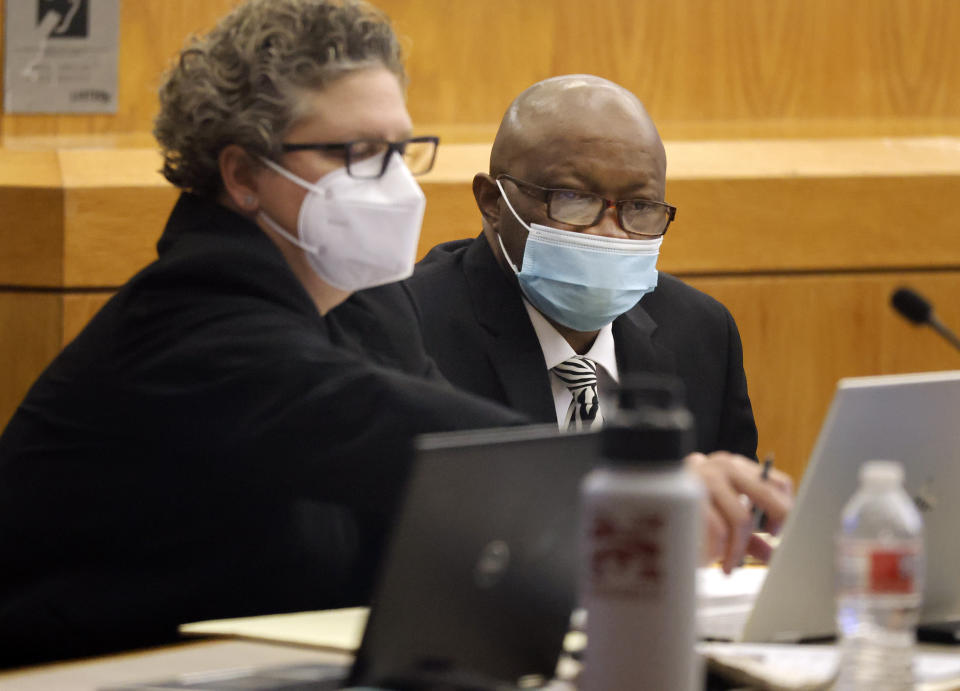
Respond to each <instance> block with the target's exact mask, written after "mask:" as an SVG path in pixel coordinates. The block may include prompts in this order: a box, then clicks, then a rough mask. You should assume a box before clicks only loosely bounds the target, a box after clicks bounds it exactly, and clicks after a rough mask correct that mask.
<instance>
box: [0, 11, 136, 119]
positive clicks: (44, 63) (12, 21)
mask: <svg viewBox="0 0 960 691" xmlns="http://www.w3.org/2000/svg"><path fill="white" fill-rule="evenodd" d="M4 4H5V8H6V17H5V19H4V30H5V33H6V35H5V41H4V47H5V53H6V54H5V56H4V76H3V84H4V99H3V104H4V110H5V111H6V112H7V113H115V112H117V42H118V34H119V26H120V22H119V12H120V8H119V0H8V1H7V2H6V3H4Z"/></svg>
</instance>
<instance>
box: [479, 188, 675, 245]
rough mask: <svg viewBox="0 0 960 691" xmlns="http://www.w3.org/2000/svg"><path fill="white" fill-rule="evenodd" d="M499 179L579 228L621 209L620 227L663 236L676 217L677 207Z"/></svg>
mask: <svg viewBox="0 0 960 691" xmlns="http://www.w3.org/2000/svg"><path fill="white" fill-rule="evenodd" d="M497 180H510V181H511V182H512V183H513V184H515V185H516V186H517V187H518V188H519V189H520V190H522V191H523V192H524V193H525V194H527V195H528V196H530V197H533V198H534V199H536V200H538V201H539V202H541V203H544V204H546V205H547V217H548V218H550V219H552V220H554V221H558V222H559V223H564V224H566V225H568V226H573V227H575V228H577V229H581V230H582V229H585V228H591V227H593V226H595V225H597V224H598V223H599V222H600V220H601V219H602V218H603V214H604V213H605V212H606V210H607V209H609V208H610V207H611V206H613V207H616V209H617V220H618V221H619V222H620V227H621V228H623V229H624V230H625V231H627V232H628V233H632V234H634V235H645V236H648V237H651V236H652V237H659V236H660V235H663V234H664V233H666V232H667V226H669V225H670V221H672V220H673V219H674V218H676V215H677V207H675V206H671V205H670V204H667V203H665V202H657V201H653V200H650V199H621V200H619V201H615V200H613V199H605V198H604V197H602V196H600V195H599V194H594V193H593V192H585V191H584V190H568V189H558V188H552V187H541V186H540V185H535V184H533V183H532V182H527V181H526V180H520V179H519V178H515V177H513V176H512V175H507V174H506V173H501V174H500V175H498V176H497Z"/></svg>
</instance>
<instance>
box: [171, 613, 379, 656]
mask: <svg viewBox="0 0 960 691" xmlns="http://www.w3.org/2000/svg"><path fill="white" fill-rule="evenodd" d="M368 612H369V610H368V609H367V608H366V607H350V608H347V609H330V610H323V611H318V612H295V613H293V614H269V615H266V616H261V617H243V618H238V619H216V620H212V621H200V622H196V623H193V624H184V625H183V626H181V627H180V633H182V634H184V635H188V636H189V635H194V636H197V635H201V636H237V637H240V638H251V639H256V640H263V641H272V642H276V643H291V644H294V645H309V646H313V647H316V648H326V649H329V650H337V651H343V652H350V653H352V652H355V651H356V650H357V649H358V648H359V647H360V641H361V639H362V638H363V629H364V627H365V626H366V625H367V614H368Z"/></svg>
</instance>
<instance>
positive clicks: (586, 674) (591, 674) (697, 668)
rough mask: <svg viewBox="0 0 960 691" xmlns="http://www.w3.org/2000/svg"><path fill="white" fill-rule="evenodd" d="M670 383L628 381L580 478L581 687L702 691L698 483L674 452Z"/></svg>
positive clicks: (684, 439)
mask: <svg viewBox="0 0 960 691" xmlns="http://www.w3.org/2000/svg"><path fill="white" fill-rule="evenodd" d="M681 397H682V395H681V389H680V384H679V382H676V381H674V380H672V379H668V378H662V377H661V378H652V377H644V378H642V379H635V380H627V382H625V386H624V388H623V389H622V390H621V402H620V409H619V410H618V411H617V412H616V413H615V414H614V416H613V417H612V418H608V419H607V420H606V421H605V423H604V428H603V431H602V432H601V448H602V456H603V459H604V460H603V461H602V465H601V466H600V467H598V468H597V469H595V470H593V471H591V472H590V473H589V474H588V475H587V476H586V477H585V478H584V481H583V484H582V486H581V508H582V512H581V521H582V528H581V556H582V572H581V604H582V606H583V607H584V608H585V609H586V613H587V622H586V633H587V649H586V653H585V659H584V669H583V672H582V674H581V679H580V683H579V685H578V688H579V689H581V691H637V690H638V689H669V690H670V691H688V690H691V691H692V690H693V689H702V688H703V681H702V672H701V664H700V661H699V659H698V656H697V654H696V651H695V649H694V646H695V643H696V623H695V619H696V571H697V563H698V554H699V549H700V521H701V515H700V502H701V497H702V496H703V487H702V486H701V484H700V481H699V479H698V478H697V477H696V476H695V475H693V474H692V473H691V472H688V471H687V470H686V469H685V467H684V464H683V462H682V459H683V458H684V456H686V455H687V453H688V452H689V451H690V449H691V448H692V444H693V433H692V427H693V418H692V416H691V414H690V412H689V411H687V410H686V409H685V408H684V407H683V405H682V403H681Z"/></svg>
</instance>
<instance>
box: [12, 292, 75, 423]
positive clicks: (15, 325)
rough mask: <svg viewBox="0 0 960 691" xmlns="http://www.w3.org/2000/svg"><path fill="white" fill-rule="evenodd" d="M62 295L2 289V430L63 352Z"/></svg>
mask: <svg viewBox="0 0 960 691" xmlns="http://www.w3.org/2000/svg"><path fill="white" fill-rule="evenodd" d="M62 309H63V306H62V302H61V296H59V295H57V294H55V293H23V292H9V291H0V430H2V429H3V428H4V427H5V426H6V424H7V421H8V420H9V419H10V416H11V415H13V412H14V411H15V410H16V408H17V405H19V403H20V401H21V400H22V399H23V397H24V395H26V393H27V390H28V389H29V388H30V386H31V385H32V384H33V381H34V379H36V378H37V375H38V374H40V372H41V371H42V370H43V368H44V367H46V366H47V364H48V363H49V362H50V361H51V360H52V359H53V358H54V357H55V356H56V354H57V353H58V352H60V348H61V346H62V341H61V321H62Z"/></svg>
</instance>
